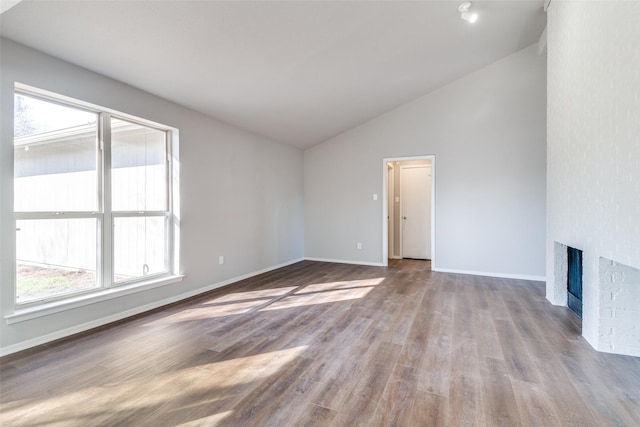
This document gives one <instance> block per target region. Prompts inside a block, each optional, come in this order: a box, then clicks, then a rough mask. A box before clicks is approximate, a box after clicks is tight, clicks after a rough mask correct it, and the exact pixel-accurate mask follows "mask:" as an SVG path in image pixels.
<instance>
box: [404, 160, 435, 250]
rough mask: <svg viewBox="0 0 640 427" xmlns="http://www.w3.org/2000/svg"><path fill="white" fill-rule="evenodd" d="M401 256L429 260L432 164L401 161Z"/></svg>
mask: <svg viewBox="0 0 640 427" xmlns="http://www.w3.org/2000/svg"><path fill="white" fill-rule="evenodd" d="M400 165H401V166H400V256H401V258H413V259H428V260H430V259H431V164H430V163H428V164H410V165H407V164H402V163H401V164H400Z"/></svg>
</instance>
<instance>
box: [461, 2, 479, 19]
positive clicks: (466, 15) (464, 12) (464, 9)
mask: <svg viewBox="0 0 640 427" xmlns="http://www.w3.org/2000/svg"><path fill="white" fill-rule="evenodd" d="M470 7H471V2H470V1H465V2H464V3H462V4H461V5H460V6H458V12H460V18H462V19H464V20H465V21H467V22H470V23H472V24H473V23H474V22H476V21H477V20H478V14H477V13H474V12H469V8H470Z"/></svg>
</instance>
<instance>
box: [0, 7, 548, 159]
mask: <svg viewBox="0 0 640 427" xmlns="http://www.w3.org/2000/svg"><path fill="white" fill-rule="evenodd" d="M459 3H460V1H456V0H443V1H202V0H200V1H189V0H171V1H153V0H137V1H113V0H111V1H101V0H84V1H71V0H62V1H57V0H52V1H36V0H24V1H22V2H20V3H19V4H18V5H16V6H15V7H13V8H11V9H10V10H8V11H6V12H4V13H3V14H2V15H1V17H0V20H1V22H0V24H1V29H0V34H1V35H2V37H5V38H8V39H11V40H14V41H16V42H19V43H22V44H25V45H27V46H30V47H33V48H35V49H38V50H41V51H43V52H46V53H49V54H51V55H53V56H56V57H59V58H62V59H64V60H67V61H69V62H71V63H74V64H77V65H80V66H82V67H85V68H88V69H90V70H94V71H97V72H99V73H101V74H104V75H107V76H109V77H112V78H114V79H116V80H120V81H122V82H125V83H128V84H130V85H133V86H136V87H138V88H141V89H143V90H146V91H148V92H151V93H153V94H156V95H159V96H161V97H163V98H166V99H170V100H172V101H174V102H177V103H179V104H182V105H185V106H187V107H190V108H193V109H195V110H198V111H201V112H203V113H205V114H208V115H211V116H214V117H216V118H218V119H222V120H224V121H226V122H228V123H231V124H233V125H235V126H238V127H240V128H244V129H247V130H250V131H253V132H255V133H258V134H261V135H264V136H267V137H269V138H272V139H274V140H278V141H282V142H286V143H289V144H291V145H294V146H297V147H301V148H306V147H310V146H312V145H314V144H317V143H319V142H322V141H324V140H326V139H328V138H330V137H332V136H335V135H337V134H339V133H342V132H344V131H346V130H348V129H350V128H353V127H354V126H357V125H359V124H361V123H363V122H365V121H367V120H370V119H371V118H373V117H375V116H378V115H380V114H382V113H384V112H386V111H388V110H390V109H392V108H394V107H396V106H399V105H401V104H404V103H406V102H408V101H411V100H413V99H415V98H417V97H419V96H421V95H423V94H425V93H427V92H429V91H432V90H434V89H436V88H438V87H440V86H442V85H444V84H446V83H449V82H451V81H453V80H455V79H457V78H460V77H462V76H464V75H465V74H468V73H470V72H472V71H474V70H477V69H479V68H481V67H482V66H484V65H487V64H489V63H491V62H493V61H495V60H497V59H499V58H502V57H504V56H506V55H508V54H510V53H513V52H516V51H518V50H520V49H522V48H524V47H526V46H529V45H531V44H532V43H535V42H536V41H537V40H538V38H539V37H540V34H541V33H542V30H543V28H544V26H545V22H546V17H545V14H544V12H543V7H542V6H543V1H542V0H534V1H528V0H510V1H506V0H502V1H476V2H474V3H473V6H472V9H473V10H475V11H476V12H478V13H479V15H480V17H479V19H478V21H477V22H476V23H475V24H469V23H467V22H465V21H463V20H461V19H460V15H459V13H458V12H457V7H458V4H459Z"/></svg>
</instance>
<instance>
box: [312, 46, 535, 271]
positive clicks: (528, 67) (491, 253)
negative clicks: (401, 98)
mask: <svg viewBox="0 0 640 427" xmlns="http://www.w3.org/2000/svg"><path fill="white" fill-rule="evenodd" d="M545 67H546V63H545V58H544V57H539V56H538V55H537V52H536V47H535V46H531V47H529V48H527V49H525V50H522V51H520V52H517V53H515V54H513V55H511V56H509V57H506V58H504V59H502V60H500V61H498V62H495V63H493V64H491V65H489V66H487V67H485V68H483V69H481V70H479V71H477V72H475V73H472V74H470V75H468V76H466V77H464V78H462V79H460V80H458V81H455V82H453V83H451V84H450V85H448V86H445V87H443V88H441V89H439V90H437V91H435V92H432V93H430V94H427V95H425V96H423V97H421V98H419V99H417V100H415V101H413V102H411V103H409V104H406V105H404V106H402V107H400V108H398V109H395V110H393V111H391V112H389V113H387V114H384V115H383V116H380V117H378V118H376V119H374V120H372V121H370V122H367V123H365V124H363V125H362V126H360V127H358V128H355V129H352V130H350V131H348V132H346V133H344V134H342V135H339V136H337V137H335V138H333V139H330V140H328V141H326V142H324V143H322V144H320V145H317V146H315V147H313V148H310V149H308V150H306V151H305V153H304V176H305V187H304V190H305V193H304V200H305V256H306V257H310V258H321V259H336V260H342V261H356V262H369V263H382V262H383V259H382V246H383V243H382V206H381V203H384V200H383V198H382V197H378V200H377V201H374V200H373V198H372V194H374V193H377V194H378V195H379V196H381V195H382V188H383V178H384V176H385V174H384V172H383V171H384V169H383V168H384V166H383V163H382V159H383V158H391V157H403V156H417V155H431V154H433V155H435V159H436V161H435V181H436V189H435V194H436V196H435V197H436V202H435V215H436V217H435V221H436V229H435V239H436V250H435V259H436V260H435V262H436V265H435V267H436V268H437V269H441V270H456V271H467V272H480V273H484V274H489V275H507V276H527V277H528V276H534V277H536V278H541V277H543V276H544V274H545V261H544V253H545V252H544V251H545V245H544V234H545V161H546V157H545V153H546V150H545V128H546V121H545V105H546V97H545V88H546V80H545ZM357 242H362V243H363V248H362V250H358V249H356V243H357Z"/></svg>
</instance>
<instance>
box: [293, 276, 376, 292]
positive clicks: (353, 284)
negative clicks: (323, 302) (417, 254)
mask: <svg viewBox="0 0 640 427" xmlns="http://www.w3.org/2000/svg"><path fill="white" fill-rule="evenodd" d="M383 281H384V277H378V278H375V279H364V280H348V281H343V282H331V283H317V284H314V285H308V286H305V287H304V288H302V289H300V290H299V291H297V292H295V294H296V295H299V294H306V293H310V292H324V291H332V290H336V289H351V288H362V287H370V286H376V285H379V284H380V283H382V282H383Z"/></svg>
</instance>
